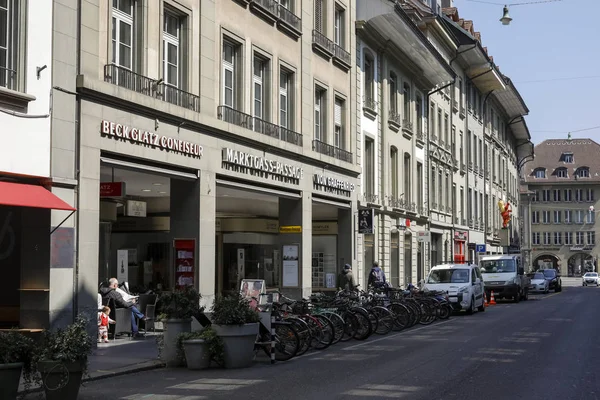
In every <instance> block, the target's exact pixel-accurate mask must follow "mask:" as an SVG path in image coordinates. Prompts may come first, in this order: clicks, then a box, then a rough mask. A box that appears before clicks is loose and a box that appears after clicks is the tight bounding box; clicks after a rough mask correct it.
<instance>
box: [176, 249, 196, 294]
mask: <svg viewBox="0 0 600 400" xmlns="http://www.w3.org/2000/svg"><path fill="white" fill-rule="evenodd" d="M173 247H174V249H175V252H174V253H175V286H176V287H177V288H182V287H185V286H192V285H194V273H195V268H194V267H195V265H196V239H175V240H174V241H173Z"/></svg>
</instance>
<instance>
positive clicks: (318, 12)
mask: <svg viewBox="0 0 600 400" xmlns="http://www.w3.org/2000/svg"><path fill="white" fill-rule="evenodd" d="M314 2H315V31H317V32H320V33H322V34H325V32H326V31H325V29H326V26H325V15H324V14H325V0H314Z"/></svg>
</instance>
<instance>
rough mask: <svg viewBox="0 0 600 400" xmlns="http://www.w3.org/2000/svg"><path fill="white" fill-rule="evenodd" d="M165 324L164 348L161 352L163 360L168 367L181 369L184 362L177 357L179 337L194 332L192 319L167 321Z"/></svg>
mask: <svg viewBox="0 0 600 400" xmlns="http://www.w3.org/2000/svg"><path fill="white" fill-rule="evenodd" d="M163 324H164V333H163V340H164V347H163V350H162V352H161V358H162V360H163V361H164V362H165V363H166V364H167V367H181V366H182V365H183V360H181V359H180V358H179V357H178V356H177V336H179V334H180V333H184V332H191V331H192V319H191V318H188V319H167V320H164V321H163Z"/></svg>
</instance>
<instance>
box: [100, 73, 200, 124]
mask: <svg viewBox="0 0 600 400" xmlns="http://www.w3.org/2000/svg"><path fill="white" fill-rule="evenodd" d="M104 80H105V81H106V82H109V83H112V84H113V85H117V86H120V87H122V88H125V89H128V90H132V91H134V92H136V93H140V94H143V95H146V96H149V97H154V98H155V99H159V100H163V101H166V102H168V103H171V104H174V105H176V106H180V107H184V108H187V109H189V110H192V111H195V112H200V97H198V96H196V95H194V94H191V93H188V92H185V91H183V90H181V89H179V88H176V87H175V86H170V85H167V84H165V83H162V82H161V81H158V80H155V79H151V78H148V77H147V76H144V75H140V74H137V73H135V72H133V71H131V70H129V69H127V68H124V67H121V66H119V65H115V64H107V65H105V66H104Z"/></svg>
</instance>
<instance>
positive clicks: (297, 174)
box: [222, 148, 304, 183]
mask: <svg viewBox="0 0 600 400" xmlns="http://www.w3.org/2000/svg"><path fill="white" fill-rule="evenodd" d="M222 156H223V159H222V162H223V167H225V168H227V169H229V170H233V171H236V172H242V173H246V174H249V175H253V176H259V177H261V178H271V179H274V180H277V181H280V182H293V183H298V181H299V180H300V179H302V177H303V176H304V170H303V169H302V167H300V166H297V165H291V164H285V163H282V162H279V161H275V160H272V159H269V158H267V157H262V156H255V155H252V154H248V153H244V152H243V151H238V150H233V149H229V148H223V150H222Z"/></svg>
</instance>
